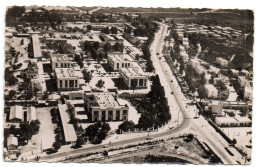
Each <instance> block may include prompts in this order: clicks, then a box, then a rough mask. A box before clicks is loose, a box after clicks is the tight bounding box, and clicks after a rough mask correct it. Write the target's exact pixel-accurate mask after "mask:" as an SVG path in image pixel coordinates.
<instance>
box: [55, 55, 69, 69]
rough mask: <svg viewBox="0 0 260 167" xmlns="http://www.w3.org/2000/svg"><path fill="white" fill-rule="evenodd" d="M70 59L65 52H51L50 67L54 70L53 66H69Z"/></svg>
mask: <svg viewBox="0 0 260 167" xmlns="http://www.w3.org/2000/svg"><path fill="white" fill-rule="evenodd" d="M70 67H71V59H70V58H69V57H68V55H67V54H53V55H52V56H51V68H52V71H54V69H55V68H70Z"/></svg>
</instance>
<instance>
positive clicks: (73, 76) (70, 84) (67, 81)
mask: <svg viewBox="0 0 260 167" xmlns="http://www.w3.org/2000/svg"><path fill="white" fill-rule="evenodd" d="M55 75H56V78H57V88H58V90H60V91H62V90H77V89H79V77H78V75H77V73H76V71H75V70H74V69H72V68H55Z"/></svg>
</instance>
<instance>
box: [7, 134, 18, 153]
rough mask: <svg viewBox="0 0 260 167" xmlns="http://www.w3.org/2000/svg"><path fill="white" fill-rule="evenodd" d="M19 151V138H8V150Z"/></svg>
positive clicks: (12, 136)
mask: <svg viewBox="0 0 260 167" xmlns="http://www.w3.org/2000/svg"><path fill="white" fill-rule="evenodd" d="M17 149H18V138H17V137H15V136H14V135H13V134H11V135H10V136H9V137H8V138H7V150H8V151H10V150H17Z"/></svg>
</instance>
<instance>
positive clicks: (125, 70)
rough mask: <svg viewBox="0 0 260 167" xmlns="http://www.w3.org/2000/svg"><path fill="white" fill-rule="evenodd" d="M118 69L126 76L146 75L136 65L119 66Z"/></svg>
mask: <svg viewBox="0 0 260 167" xmlns="http://www.w3.org/2000/svg"><path fill="white" fill-rule="evenodd" d="M120 71H121V72H122V73H124V74H125V75H126V76H127V77H140V76H142V77H144V76H146V75H145V73H144V72H143V71H142V70H140V69H139V68H137V67H128V68H121V69H120Z"/></svg>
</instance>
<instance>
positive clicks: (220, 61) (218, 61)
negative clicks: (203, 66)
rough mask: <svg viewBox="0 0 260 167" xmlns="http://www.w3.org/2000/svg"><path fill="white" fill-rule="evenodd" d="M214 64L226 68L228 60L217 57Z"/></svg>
mask: <svg viewBox="0 0 260 167" xmlns="http://www.w3.org/2000/svg"><path fill="white" fill-rule="evenodd" d="M216 62H217V63H218V64H220V65H221V66H222V67H227V66H228V60H226V59H223V58H222V57H217V58H216Z"/></svg>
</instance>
